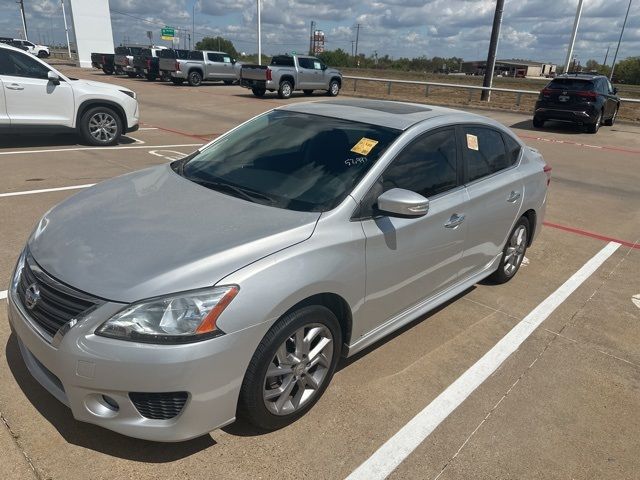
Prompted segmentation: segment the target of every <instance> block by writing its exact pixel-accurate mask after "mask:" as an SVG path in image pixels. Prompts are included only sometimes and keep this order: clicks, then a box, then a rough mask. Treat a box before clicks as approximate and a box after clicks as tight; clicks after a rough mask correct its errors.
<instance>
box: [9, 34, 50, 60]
mask: <svg viewBox="0 0 640 480" xmlns="http://www.w3.org/2000/svg"><path fill="white" fill-rule="evenodd" d="M7 43H8V42H7ZM11 44H12V45H13V46H14V47H18V48H21V49H22V50H26V51H27V52H29V53H31V54H32V55H35V56H36V57H39V58H49V56H51V52H50V51H49V47H47V46H46V45H38V44H37V43H33V42H30V41H29V40H22V39H21V38H14V39H12V41H11Z"/></svg>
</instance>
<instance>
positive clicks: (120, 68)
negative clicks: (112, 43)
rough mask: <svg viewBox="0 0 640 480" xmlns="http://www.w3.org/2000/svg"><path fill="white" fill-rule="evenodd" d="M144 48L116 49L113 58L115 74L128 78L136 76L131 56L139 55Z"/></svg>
mask: <svg viewBox="0 0 640 480" xmlns="http://www.w3.org/2000/svg"><path fill="white" fill-rule="evenodd" d="M143 48H144V47H116V50H115V52H116V54H115V58H114V63H115V69H116V74H119V75H122V74H126V75H127V76H128V77H130V78H135V77H137V76H138V74H137V73H136V69H135V67H134V66H133V56H134V55H139V54H140V52H141V51H142V49H143Z"/></svg>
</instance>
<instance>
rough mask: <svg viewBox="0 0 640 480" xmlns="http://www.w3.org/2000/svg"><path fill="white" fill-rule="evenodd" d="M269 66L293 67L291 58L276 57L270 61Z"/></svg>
mask: <svg viewBox="0 0 640 480" xmlns="http://www.w3.org/2000/svg"><path fill="white" fill-rule="evenodd" d="M271 65H273V66H278V67H293V57H289V56H286V55H278V56H276V57H273V58H272V59H271Z"/></svg>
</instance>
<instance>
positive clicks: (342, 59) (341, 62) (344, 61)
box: [318, 48, 352, 67]
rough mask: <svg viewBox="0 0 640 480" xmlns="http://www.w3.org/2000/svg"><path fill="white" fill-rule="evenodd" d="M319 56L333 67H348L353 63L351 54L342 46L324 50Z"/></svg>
mask: <svg viewBox="0 0 640 480" xmlns="http://www.w3.org/2000/svg"><path fill="white" fill-rule="evenodd" d="M318 58H319V59H320V60H322V61H323V62H324V63H326V64H327V65H329V66H331V67H348V66H349V65H351V63H352V60H351V57H350V55H349V54H348V53H347V52H345V51H344V50H342V49H341V48H338V49H337V50H327V51H325V52H322V53H321V54H319V55H318Z"/></svg>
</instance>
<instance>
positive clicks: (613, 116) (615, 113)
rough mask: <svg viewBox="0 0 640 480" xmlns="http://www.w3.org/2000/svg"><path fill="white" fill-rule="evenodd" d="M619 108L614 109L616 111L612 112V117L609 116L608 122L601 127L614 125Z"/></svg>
mask: <svg viewBox="0 0 640 480" xmlns="http://www.w3.org/2000/svg"><path fill="white" fill-rule="evenodd" d="M619 108H620V107H616V111H615V112H613V115H612V116H611V118H610V119H609V120H605V121H604V122H603V125H606V126H607V127H613V125H614V124H615V123H616V118H617V117H618V110H619Z"/></svg>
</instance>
